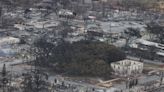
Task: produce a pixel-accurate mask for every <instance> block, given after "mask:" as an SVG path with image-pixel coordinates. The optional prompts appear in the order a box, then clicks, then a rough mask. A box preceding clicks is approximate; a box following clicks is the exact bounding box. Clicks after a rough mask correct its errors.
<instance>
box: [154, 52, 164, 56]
mask: <svg viewBox="0 0 164 92" xmlns="http://www.w3.org/2000/svg"><path fill="white" fill-rule="evenodd" d="M156 54H157V55H160V56H164V52H157V53H156Z"/></svg>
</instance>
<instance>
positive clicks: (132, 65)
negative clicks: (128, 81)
mask: <svg viewBox="0 0 164 92" xmlns="http://www.w3.org/2000/svg"><path fill="white" fill-rule="evenodd" d="M111 67H112V69H113V70H114V72H115V74H118V75H121V76H125V75H134V74H140V73H142V71H143V63H140V62H137V61H132V60H123V61H119V62H116V63H112V64H111Z"/></svg>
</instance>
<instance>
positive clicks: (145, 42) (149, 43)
mask: <svg viewBox="0 0 164 92" xmlns="http://www.w3.org/2000/svg"><path fill="white" fill-rule="evenodd" d="M137 42H139V43H141V44H143V45H148V46H158V43H155V42H150V41H147V40H144V39H138V40H137Z"/></svg>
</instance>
